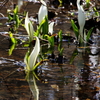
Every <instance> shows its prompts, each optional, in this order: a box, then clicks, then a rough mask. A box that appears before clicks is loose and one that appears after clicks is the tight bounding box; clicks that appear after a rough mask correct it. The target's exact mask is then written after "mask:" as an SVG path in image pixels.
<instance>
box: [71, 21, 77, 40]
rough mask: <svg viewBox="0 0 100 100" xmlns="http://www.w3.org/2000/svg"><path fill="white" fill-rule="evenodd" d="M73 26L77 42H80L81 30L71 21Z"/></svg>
mask: <svg viewBox="0 0 100 100" xmlns="http://www.w3.org/2000/svg"><path fill="white" fill-rule="evenodd" d="M71 25H72V28H73V30H74V32H75V35H76V38H77V40H78V38H79V29H78V27H77V26H76V25H75V22H74V20H71Z"/></svg>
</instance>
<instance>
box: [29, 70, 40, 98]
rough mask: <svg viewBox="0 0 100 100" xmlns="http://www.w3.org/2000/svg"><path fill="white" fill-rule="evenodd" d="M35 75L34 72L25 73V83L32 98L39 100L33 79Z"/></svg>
mask: <svg viewBox="0 0 100 100" xmlns="http://www.w3.org/2000/svg"><path fill="white" fill-rule="evenodd" d="M36 76H37V75H36V74H35V73H34V72H28V73H27V81H28V83H29V87H30V90H31V92H32V94H33V96H34V100H39V89H38V87H37V84H36V80H35V77H36Z"/></svg>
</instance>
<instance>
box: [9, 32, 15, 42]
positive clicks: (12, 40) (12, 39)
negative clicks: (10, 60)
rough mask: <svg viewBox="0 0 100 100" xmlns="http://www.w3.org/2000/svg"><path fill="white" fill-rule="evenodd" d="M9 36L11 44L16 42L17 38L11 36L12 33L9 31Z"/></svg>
mask: <svg viewBox="0 0 100 100" xmlns="http://www.w3.org/2000/svg"><path fill="white" fill-rule="evenodd" d="M9 36H10V39H11V42H12V43H13V44H16V43H17V40H16V39H15V38H14V36H13V34H12V33H11V32H10V33H9Z"/></svg>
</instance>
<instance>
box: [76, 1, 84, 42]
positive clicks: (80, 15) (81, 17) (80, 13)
mask: <svg viewBox="0 0 100 100" xmlns="http://www.w3.org/2000/svg"><path fill="white" fill-rule="evenodd" d="M77 8H78V23H79V27H80V29H79V35H80V38H79V39H80V40H81V41H82V40H83V39H84V32H83V29H84V25H85V12H84V9H83V7H82V6H81V5H80V0H77Z"/></svg>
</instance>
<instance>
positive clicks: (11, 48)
mask: <svg viewBox="0 0 100 100" xmlns="http://www.w3.org/2000/svg"><path fill="white" fill-rule="evenodd" d="M15 46H16V44H12V45H11V47H10V49H9V56H10V55H11V54H12V52H13V50H14V49H15Z"/></svg>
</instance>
